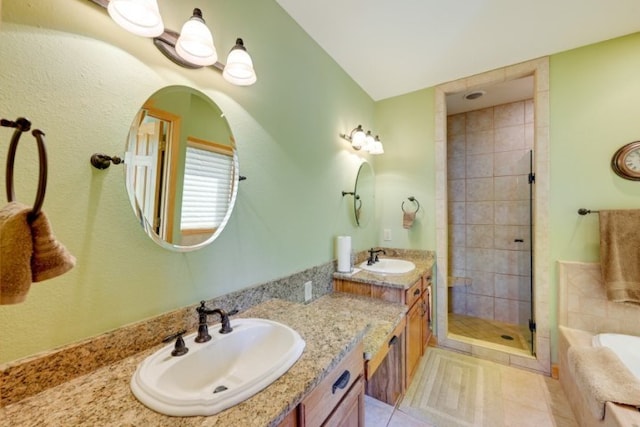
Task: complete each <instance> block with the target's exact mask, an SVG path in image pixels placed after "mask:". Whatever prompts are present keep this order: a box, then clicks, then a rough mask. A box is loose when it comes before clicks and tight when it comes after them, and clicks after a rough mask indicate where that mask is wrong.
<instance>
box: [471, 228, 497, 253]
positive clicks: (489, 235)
mask: <svg viewBox="0 0 640 427" xmlns="http://www.w3.org/2000/svg"><path fill="white" fill-rule="evenodd" d="M494 228H495V226H494V225H490V224H475V225H474V224H469V225H467V226H466V227H465V231H466V245H467V246H468V247H470V248H487V249H492V248H493V246H494V236H493V234H494Z"/></svg>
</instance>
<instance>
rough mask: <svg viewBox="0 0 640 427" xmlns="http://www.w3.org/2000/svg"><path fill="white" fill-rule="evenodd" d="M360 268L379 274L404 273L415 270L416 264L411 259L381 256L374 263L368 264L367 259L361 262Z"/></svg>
mask: <svg viewBox="0 0 640 427" xmlns="http://www.w3.org/2000/svg"><path fill="white" fill-rule="evenodd" d="M360 268H362V269H363V270H367V271H370V272H372V273H379V274H404V273H408V272H410V271H413V269H414V268H416V265H415V264H414V263H412V262H411V261H406V260H404V259H397V258H381V259H380V260H379V261H378V262H376V263H375V264H372V265H367V261H365V262H363V263H362V264H360Z"/></svg>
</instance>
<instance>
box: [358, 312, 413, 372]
mask: <svg viewBox="0 0 640 427" xmlns="http://www.w3.org/2000/svg"><path fill="white" fill-rule="evenodd" d="M406 325H407V322H406V317H403V318H402V320H401V321H400V323H399V324H398V326H396V328H395V329H394V330H393V332H391V334H389V336H387V341H386V342H385V343H384V344H383V346H382V347H381V348H380V349H379V350H378V352H377V353H376V354H374V355H373V357H372V358H371V360H367V362H366V371H365V376H366V379H367V380H369V378H371V377H372V376H373V374H374V373H375V372H376V369H378V366H380V364H381V363H382V361H383V360H384V359H385V357H387V353H389V349H390V348H391V347H392V346H393V342H391V341H392V340H394V341H396V340H397V339H398V337H400V336H401V335H403V334H404V328H405V326H406Z"/></svg>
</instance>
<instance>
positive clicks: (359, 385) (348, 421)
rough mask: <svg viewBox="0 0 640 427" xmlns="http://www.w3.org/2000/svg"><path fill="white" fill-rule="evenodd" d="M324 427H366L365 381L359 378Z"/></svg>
mask: <svg viewBox="0 0 640 427" xmlns="http://www.w3.org/2000/svg"><path fill="white" fill-rule="evenodd" d="M322 427H364V379H363V378H362V377H360V378H358V381H356V382H355V383H354V384H353V386H352V387H351V390H349V393H347V395H346V396H345V397H344V399H343V400H342V402H341V403H340V405H338V407H337V408H336V409H335V411H333V413H332V414H331V415H330V416H329V418H327V420H326V421H325V422H324V424H322Z"/></svg>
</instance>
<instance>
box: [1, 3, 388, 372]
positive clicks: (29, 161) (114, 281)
mask: <svg viewBox="0 0 640 427" xmlns="http://www.w3.org/2000/svg"><path fill="white" fill-rule="evenodd" d="M197 3H200V7H201V8H202V9H203V13H204V14H205V19H206V20H207V23H208V24H209V26H210V27H211V28H212V29H213V32H214V37H215V38H216V45H217V48H218V50H219V52H220V56H221V60H222V61H225V59H226V58H225V56H226V52H227V51H228V49H230V48H231V46H232V45H233V44H234V42H235V38H236V37H237V36H242V37H244V40H245V44H246V46H247V48H248V50H249V52H250V53H251V54H252V56H253V60H254V64H255V67H256V69H257V73H258V82H257V84H256V85H254V86H251V87H248V88H240V87H234V86H231V85H229V84H228V83H226V82H225V81H224V80H223V79H222V76H221V74H220V73H218V72H217V71H215V70H212V69H204V70H186V69H182V68H180V67H178V66H176V65H175V64H173V63H172V62H170V61H169V60H168V59H166V58H165V57H164V56H163V55H162V54H161V53H160V52H159V51H157V50H156V49H155V47H154V46H153V44H152V42H151V41H150V40H147V39H143V38H140V37H136V36H134V35H131V34H129V33H126V32H125V31H124V30H121V29H120V28H119V27H117V26H116V25H115V24H114V23H113V22H112V21H111V20H110V18H109V17H108V15H107V13H106V11H105V10H103V9H101V8H99V7H97V6H95V5H94V4H93V3H91V2H89V1H88V0H72V1H69V0H30V1H28V2H24V1H22V0H9V1H4V2H3V3H2V21H3V22H2V27H1V31H0V116H2V117H3V118H5V117H6V118H15V117H17V116H22V115H24V116H27V117H29V118H30V119H31V120H32V122H33V124H34V127H38V128H41V129H43V130H44V132H45V133H46V138H47V147H48V152H49V182H48V191H47V196H46V199H45V204H44V210H45V212H46V213H47V215H48V217H49V219H50V221H51V223H52V226H53V230H54V232H55V234H56V235H57V237H58V238H59V239H60V240H61V241H62V242H63V243H64V244H65V245H66V246H67V247H68V248H69V250H70V251H71V252H72V253H73V254H74V255H76V257H77V258H78V264H77V266H76V268H75V269H73V270H72V271H71V272H70V273H68V274H66V275H63V276H60V277H58V278H55V279H52V280H49V281H45V282H42V283H36V284H33V285H32V288H31V291H30V293H29V296H28V298H27V301H26V302H25V303H23V304H19V305H15V306H0V363H2V362H6V361H11V360H15V359H18V358H21V357H23V356H27V355H31V354H34V353H36V352H39V351H42V350H46V349H51V348H54V347H57V346H60V345H63V344H66V343H71V342H75V341H78V340H80V339H84V338H87V337H90V336H93V335H96V334H99V333H102V332H104V331H108V330H111V329H114V328H117V327H119V326H122V325H124V324H128V323H131V322H135V321H139V320H141V319H145V318H148V317H151V316H155V315H157V314H159V313H163V312H166V311H169V310H172V309H175V308H177V307H182V306H185V305H188V304H193V303H195V302H197V301H199V300H201V299H203V298H212V297H215V296H219V295H222V294H226V293H228V292H230V291H236V290H239V289H243V288H246V287H250V286H253V285H256V284H260V283H263V282H266V281H269V280H272V279H276V278H280V277H283V276H287V275H289V274H291V273H294V272H297V271H300V270H304V269H306V268H309V267H312V266H315V265H318V264H323V263H326V262H328V261H330V260H332V259H333V258H334V239H335V236H337V235H341V234H348V235H351V236H353V241H354V247H355V249H357V250H361V249H365V248H367V247H370V246H373V245H375V244H376V242H377V239H376V229H375V225H374V224H373V223H372V224H371V225H370V226H369V227H367V228H364V229H359V228H356V227H355V225H354V223H353V220H352V218H351V216H349V215H348V212H349V207H350V206H351V204H349V202H351V200H347V198H344V199H343V197H342V195H341V191H342V190H344V189H347V188H351V187H353V183H354V181H355V175H356V172H357V169H358V167H359V164H360V162H361V161H362V159H363V157H362V156H359V155H355V154H354V153H353V152H352V151H351V149H350V147H349V145H348V144H347V143H346V142H345V141H344V140H342V139H340V138H339V136H338V135H339V134H340V133H343V132H348V131H349V130H350V129H352V128H353V127H354V126H355V125H356V124H357V123H362V124H363V125H365V126H367V127H372V126H371V124H372V122H373V119H374V108H375V107H374V102H373V101H372V100H371V98H370V97H369V96H367V95H366V94H365V93H364V92H363V91H362V90H361V89H360V87H359V86H357V85H356V84H355V83H354V82H353V81H352V80H351V79H350V78H349V77H348V76H347V75H346V73H345V72H344V71H343V70H342V69H341V68H339V67H338V66H337V65H336V64H335V62H334V61H333V60H332V59H331V58H330V57H329V56H328V55H327V54H326V53H325V52H324V51H323V50H321V49H320V48H319V47H318V46H317V44H316V43H315V42H313V41H312V40H311V39H310V38H309V37H308V36H307V35H306V33H304V32H303V31H302V30H301V29H300V28H299V27H298V25H297V24H295V22H294V21H293V20H292V19H291V18H290V17H289V16H288V15H287V14H286V13H285V12H284V11H283V10H282V9H281V8H280V7H279V6H278V5H277V4H276V3H275V2H273V1H264V0H245V1H242V2H234V1H227V0H210V1H207V2H206V4H202V2H201V1H200V2H196V1H187V0H185V1H180V2H176V1H170V0H161V1H160V2H159V4H160V9H161V10H162V11H163V16H164V18H165V25H166V27H167V28H171V29H176V30H179V29H180V26H181V21H183V20H184V19H186V18H187V17H188V16H189V15H190V12H191V10H192V9H193V8H194V7H195V6H196V5H197ZM177 84H180V85H186V86H190V87H193V88H195V89H197V90H199V91H201V92H203V93H205V94H207V95H208V96H209V97H211V98H212V99H213V101H215V102H216V103H217V104H218V105H219V106H220V107H221V108H222V109H223V110H224V111H225V114H226V117H227V119H228V121H229V123H230V125H231V128H232V130H233V132H234V136H235V138H236V141H237V145H238V152H239V160H240V173H241V174H242V175H246V176H247V177H248V179H247V180H246V181H243V182H242V183H241V184H240V187H239V193H238V199H237V203H236V209H235V211H234V213H233V215H232V217H231V220H230V222H229V224H228V227H227V228H226V229H225V230H224V232H223V233H222V234H221V236H220V237H219V238H218V240H216V241H215V242H214V243H213V244H212V245H210V246H209V247H207V248H205V249H203V250H200V251H197V252H192V253H176V252H170V251H167V250H164V249H161V248H160V247H159V246H157V245H156V244H155V243H153V242H152V241H151V240H150V239H149V238H148V237H147V236H146V235H145V234H144V233H143V231H142V230H141V229H140V227H139V225H138V224H137V223H136V221H135V219H134V216H133V213H132V211H131V207H130V205H129V201H128V198H127V195H126V193H125V188H124V176H123V171H122V168H121V167H118V166H112V167H111V168H110V169H108V170H106V171H98V170H95V169H93V168H92V167H91V166H90V164H89V157H90V156H91V154H92V153H94V152H103V153H108V154H112V155H115V154H122V152H123V150H124V146H125V140H126V137H127V134H128V131H129V126H130V124H131V120H132V119H133V117H134V115H135V113H136V112H137V111H138V109H139V108H140V106H141V105H142V104H143V103H144V102H145V101H146V99H147V98H148V97H149V96H150V95H151V94H153V93H154V92H155V91H157V90H158V89H160V88H162V87H165V86H170V85H177ZM10 136H11V130H9V129H6V128H2V129H0V144H2V145H5V146H6V145H8V141H9V138H10ZM30 138H31V137H30V136H29V135H25V136H23V141H24V142H21V144H20V147H19V150H18V158H17V160H16V166H17V171H16V174H15V179H16V195H17V197H18V199H19V200H20V201H23V202H26V203H31V202H32V200H33V195H34V194H35V186H36V177H37V162H36V161H35V159H37V154H36V152H35V150H34V149H33V148H34V146H35V144H30V143H29V142H28V139H30ZM5 161H6V148H5V149H0V164H2V165H4V164H5ZM2 170H3V171H4V169H2ZM3 173H4V172H3ZM4 202H5V199H4V196H3V197H2V202H1V203H2V204H4ZM301 285H302V284H301Z"/></svg>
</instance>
